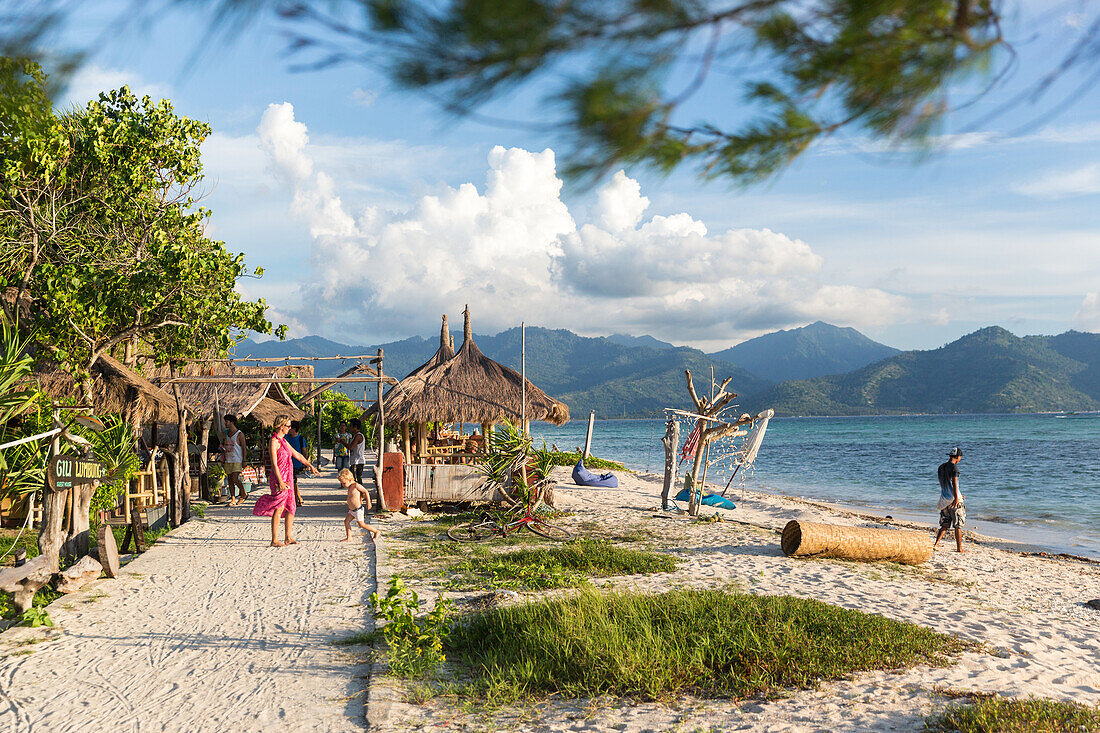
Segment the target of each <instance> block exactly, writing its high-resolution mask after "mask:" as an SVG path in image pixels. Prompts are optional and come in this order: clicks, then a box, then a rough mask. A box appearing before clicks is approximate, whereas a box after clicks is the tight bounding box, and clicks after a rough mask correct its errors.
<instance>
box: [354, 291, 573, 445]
mask: <svg viewBox="0 0 1100 733" xmlns="http://www.w3.org/2000/svg"><path fill="white" fill-rule="evenodd" d="M382 405H383V406H384V407H385V412H386V416H387V419H388V420H389V421H390V422H391V423H392V422H396V423H400V424H401V425H402V442H403V444H404V445H403V452H404V454H405V459H406V461H408V462H410V463H412V462H414V461H413V459H414V458H420V459H423V458H424V457H425V456H426V455H427V452H428V450H427V448H428V446H427V424H428V423H429V422H443V423H459V424H461V423H475V424H479V425H481V429H482V435H485V434H486V433H487V432H488V430H489V429H490V428H491V426H492V425H494V424H496V423H499V422H501V421H504V420H509V421H512V422H515V423H519V422H520V421H522V420H523V419H524V418H525V417H526V419H527V420H545V421H547V422H551V423H554V424H555V425H561V424H563V423H565V422H567V421H568V420H569V408H568V407H567V406H566V405H565V404H564V403H562V402H559V401H558V400H555V399H554V398H552V397H550V396H549V395H547V394H546V393H545V392H543V391H542V390H541V389H539V388H538V387H536V386H535V385H533V384H532V383H531V382H530V381H527V380H525V379H524V378H523V377H522V375H520V373H519V372H517V371H516V370H515V369H512V368H510V367H506V366H504V365H503V364H500V363H498V362H496V361H493V360H492V359H490V358H489V357H487V356H485V355H484V354H483V353H481V349H479V348H478V346H477V344H476V343H474V339H473V329H472V326H471V322H470V309H469V307H468V306H467V308H466V309H465V311H464V323H463V343H462V348H461V349H459V351H458V353H455V352H454V347H453V345H452V342H451V339H450V335H449V332H448V330H447V319H446V316H444V318H443V326H442V328H441V330H440V336H439V349H438V350H437V351H436V352H435V354H434V355H433V356H432V358H431V359H429V360H428V361H427V362H425V363H424V364H422V365H421V366H419V367H417V368H416V369H415V370H413V372H412V373H410V374H409V376H407V377H405V379H403V380H401V382H400V384H398V385H397V386H396V387H394V388H393V389H391V390H390V391H389V392H388V393H387V394H386V395H385V396H384V397H383V399H382ZM524 406H526V409H524ZM377 409H378V404H377V403H376V404H375V405H373V406H372V407H371V408H370V409H369V410H367V411H366V412H365V413H364V417H366V416H370V415H373V414H374V413H375V412H376V411H377ZM523 427H524V428H526V426H523ZM412 428H415V430H416V446H415V449H414V447H413V445H412V440H411V436H410V430H411V429H412Z"/></svg>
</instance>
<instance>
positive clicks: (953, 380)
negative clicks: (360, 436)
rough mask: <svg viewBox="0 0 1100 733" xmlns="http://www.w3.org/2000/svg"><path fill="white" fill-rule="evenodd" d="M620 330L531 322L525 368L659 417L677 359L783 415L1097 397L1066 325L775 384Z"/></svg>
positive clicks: (498, 343)
mask: <svg viewBox="0 0 1100 733" xmlns="http://www.w3.org/2000/svg"><path fill="white" fill-rule="evenodd" d="M830 328H832V327H830ZM837 330H841V329H837ZM786 333H788V334H789V333H790V332H789V331H788V332H786ZM458 339H459V343H457V344H456V346H461V333H459V334H458ZM475 340H476V341H477V343H478V345H479V346H480V347H481V350H482V351H484V352H485V353H486V354H487V355H488V356H489V357H491V358H493V359H496V360H497V361H499V362H501V363H502V364H506V365H508V366H511V367H514V368H516V369H519V366H520V354H519V352H520V334H519V329H518V328H513V329H510V330H508V331H503V332H501V333H499V334H496V335H494V336H485V335H477V336H475ZM619 340H620V341H627V343H616V342H615V341H612V340H611V339H608V338H588V337H584V336H578V335H577V334H575V333H572V332H571V331H565V330H550V329H545V328H536V327H530V328H528V329H527V374H528V376H529V377H530V379H531V381H532V382H534V383H535V384H537V385H538V386H539V387H541V388H542V389H544V390H545V391H546V392H547V393H549V394H550V395H552V396H553V397H555V398H557V399H560V400H562V401H563V402H565V403H566V404H567V405H569V409H570V411H571V412H572V413H573V415H574V416H576V417H578V418H580V417H583V416H585V415H587V414H588V411H589V410H595V411H596V414H597V415H599V416H600V417H657V416H659V415H660V410H661V408H663V407H687V406H688V402H689V401H688V398H687V390H686V389H685V386H684V369H691V371H692V374H694V375H695V378H696V384H697V385H698V386H699V388H700V390H703V389H706V385H707V384H708V382H709V379H710V367H711V366H713V367H714V374H715V377H716V378H718V379H724V378H725V377H733V381H732V382H731V383H730V389H732V390H733V391H735V392H738V393H739V394H740V395H741V398H740V399H738V400H737V401H738V402H739V403H740V404H741V405H743V406H744V408H745V409H746V410H749V411H755V410H757V409H763V408H765V407H772V408H774V409H775V410H776V412H777V414H780V415H861V414H889V413H937V412H945V413H952V412H1045V411H1053V410H1095V409H1100V334H1092V333H1080V332H1077V331H1068V332H1066V333H1063V334H1060V335H1058V336H1025V337H1023V338H1020V337H1017V336H1014V335H1013V334H1011V333H1010V332H1008V331H1006V330H1005V329H1003V328H999V327H996V326H994V327H990V328H984V329H982V330H980V331H976V332H974V333H972V334H969V335H968V336H964V337H963V338H961V339H959V340H957V341H954V342H952V343H950V344H947V345H946V346H943V347H941V348H939V349H934V350H930V351H907V352H902V353H897V354H895V355H893V356H889V357H887V358H885V359H882V360H879V361H876V362H875V363H873V364H868V365H866V366H863V367H862V368H860V369H857V370H855V371H851V372H848V373H845V374H834V375H828V376H822V377H816V378H814V379H803V380H791V381H785V382H782V383H779V384H775V383H774V382H769V381H768V380H766V379H764V378H762V377H761V376H759V375H757V374H754V373H753V372H752V371H750V370H747V369H745V368H743V366H740V365H738V366H735V365H733V364H730V363H728V362H724V361H720V360H718V359H716V358H715V355H710V356H708V355H707V354H704V353H703V352H701V351H699V350H697V349H691V348H687V347H673V346H671V345H667V344H660V343H659V345H657V346H647V345H639V344H644V343H646V342H645V340H644V339H637V340H629V339H619ZM868 341H869V342H870V340H869V339H868ZM790 343H792V344H796V345H797V343H798V342H790ZM870 343H872V344H873V343H874V342H870ZM438 345H439V340H438V338H422V337H419V336H416V337H413V338H408V339H404V340H402V341H393V342H390V343H387V344H382V348H383V349H384V350H385V357H386V361H385V368H386V372H387V373H388V374H392V375H394V376H398V377H403V376H405V375H406V374H408V373H409V372H410V371H412V370H413V369H415V368H416V367H417V366H419V365H420V364H422V363H424V362H425V361H426V360H427V359H428V358H429V357H430V356H431V355H432V354H433V353H435V350H436V348H437V346H438ZM879 346H881V345H879ZM883 348H889V347H883ZM377 349H378V346H377V345H371V346H348V345H346V344H340V343H337V342H335V341H329V340H327V339H323V338H319V337H316V336H310V337H308V338H302V339H293V340H290V341H283V342H277V341H275V342H265V343H261V344H256V343H252V342H249V341H245V342H242V343H241V344H239V345H238V346H237V354H238V355H245V354H249V355H252V356H285V355H302V356H332V355H336V354H342V355H356V354H373V353H375V352H376V351H377ZM794 351H797V349H796V348H795V347H794V346H792V348H791V349H790V350H788V351H783V350H777V351H776V352H775V360H776V362H777V363H778V362H780V361H783V362H784V363H786V364H793V363H795V362H797V361H798V359H799V358H801V357H800V356H799V355H798V354H795V353H792V352H794ZM800 353H802V352H800ZM349 365H350V364H347V363H341V362H338V361H324V362H314V366H315V367H316V370H317V374H318V375H319V376H325V375H332V374H337V373H339V372H340V371H343V370H344V369H346V368H347V366H349ZM760 369H761V372H763V373H764V374H767V375H769V376H770V375H772V374H774V373H775V372H776V371H779V370H778V368H777V369H769V368H767V363H766V362H765V363H764V365H763V367H760ZM346 391H348V392H349V393H354V394H360V393H362V391H363V390H362V385H355V386H354V387H351V386H350V385H349V388H348V389H347V390H346Z"/></svg>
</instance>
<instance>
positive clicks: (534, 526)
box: [527, 519, 573, 542]
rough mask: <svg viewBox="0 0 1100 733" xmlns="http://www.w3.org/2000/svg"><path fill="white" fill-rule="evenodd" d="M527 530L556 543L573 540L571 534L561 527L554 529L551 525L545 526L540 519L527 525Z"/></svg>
mask: <svg viewBox="0 0 1100 733" xmlns="http://www.w3.org/2000/svg"><path fill="white" fill-rule="evenodd" d="M527 529H529V530H531V531H532V532H534V533H535V534H537V535H539V536H540V537H545V538H546V539H548V540H556V541H558V542H565V541H567V540H571V539H573V533H572V532H570V531H569V530H567V529H562V528H561V527H555V526H554V525H552V524H547V523H546V522H544V521H542V520H541V519H536V520H535V521H533V522H528V523H527Z"/></svg>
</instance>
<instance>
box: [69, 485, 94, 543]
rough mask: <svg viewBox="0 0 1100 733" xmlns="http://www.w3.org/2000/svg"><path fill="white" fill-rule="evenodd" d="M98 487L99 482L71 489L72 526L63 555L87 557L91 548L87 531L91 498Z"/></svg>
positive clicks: (89, 521) (89, 523) (89, 526)
mask: <svg viewBox="0 0 1100 733" xmlns="http://www.w3.org/2000/svg"><path fill="white" fill-rule="evenodd" d="M98 487H99V482H98V481H97V482H95V483H91V484H77V485H76V486H75V487H73V489H72V495H73V513H72V526H71V527H70V528H69V537H68V539H67V540H66V542H65V547H64V551H63V554H64V555H66V556H72V557H83V556H84V555H87V554H88V552H89V549H90V546H91V540H90V539H89V531H90V529H91V516H90V514H91V510H92V497H93V496H95V490H96V489H97V488H98Z"/></svg>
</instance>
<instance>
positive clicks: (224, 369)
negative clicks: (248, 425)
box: [146, 361, 313, 425]
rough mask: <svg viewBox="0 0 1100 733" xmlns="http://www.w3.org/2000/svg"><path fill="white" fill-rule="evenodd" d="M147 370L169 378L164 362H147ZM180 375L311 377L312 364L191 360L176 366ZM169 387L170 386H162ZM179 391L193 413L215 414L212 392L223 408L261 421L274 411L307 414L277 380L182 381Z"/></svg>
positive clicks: (295, 416)
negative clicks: (251, 363)
mask: <svg viewBox="0 0 1100 733" xmlns="http://www.w3.org/2000/svg"><path fill="white" fill-rule="evenodd" d="M146 370H147V371H148V372H149V373H150V374H151V376H152V378H153V381H154V382H158V383H164V382H165V381H166V380H168V379H170V378H171V374H170V372H169V368H168V367H167V366H163V367H157V366H149V367H147V368H146ZM176 376H180V377H241V378H243V379H248V378H250V377H251V378H283V377H313V367H312V366H266V367H265V366H238V365H235V364H230V363H228V362H221V361H214V362H193V363H190V364H185V365H184V366H182V367H179V368H177V369H176ZM165 389H171V387H165ZM179 389H180V395H181V396H182V397H183V399H184V400H186V401H187V404H188V405H190V406H191V408H192V413H191V414H192V415H194V416H195V417H198V418H202V419H205V418H207V417H210V416H212V415H213V414H214V402H215V393H216V395H217V402H218V404H219V405H220V406H221V409H222V412H224V413H227V414H233V415H237V416H238V417H249V416H251V417H253V418H255V419H257V420H259V421H260V422H261V423H263V424H264V425H271V424H272V423H274V422H275V417H276V415H290V419H291V420H301V419H302V418H304V417H305V416H306V413H305V411H303V410H301V409H299V408H298V407H297V406H296V405H295V404H294V400H293V399H291V397H290V395H288V394H287V392H286V390H285V389H283V386H282V385H281V384H278V383H270V382H268V383H262V384H261V383H257V382H251V383H250V382H241V383H236V384H234V383H231V382H229V383H227V382H222V383H218V384H210V383H206V384H195V383H187V382H184V383H181V384H180V385H179Z"/></svg>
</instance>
